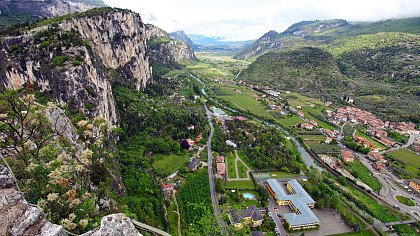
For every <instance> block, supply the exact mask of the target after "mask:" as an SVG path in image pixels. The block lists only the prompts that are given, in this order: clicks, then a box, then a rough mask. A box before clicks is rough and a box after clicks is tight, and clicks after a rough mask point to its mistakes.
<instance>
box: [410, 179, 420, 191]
mask: <svg viewBox="0 0 420 236" xmlns="http://www.w3.org/2000/svg"><path fill="white" fill-rule="evenodd" d="M409 186H410V187H412V188H413V189H414V190H416V192H418V193H420V181H419V180H417V179H415V180H411V181H410V184H409Z"/></svg>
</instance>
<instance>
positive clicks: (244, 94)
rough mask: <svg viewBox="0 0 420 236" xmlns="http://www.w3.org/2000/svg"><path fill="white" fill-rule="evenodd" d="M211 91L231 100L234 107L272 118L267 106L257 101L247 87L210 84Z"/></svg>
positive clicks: (253, 93)
mask: <svg viewBox="0 0 420 236" xmlns="http://www.w3.org/2000/svg"><path fill="white" fill-rule="evenodd" d="M211 86H212V87H213V92H215V94H216V95H217V96H219V97H220V98H222V99H227V100H229V101H231V102H232V103H233V104H234V105H235V106H236V107H238V108H240V109H241V110H243V111H247V112H250V113H251V114H254V115H258V116H263V117H266V118H272V116H271V115H270V113H268V111H267V106H266V105H263V104H262V103H261V102H260V101H257V100H256V99H255V98H254V97H253V95H255V94H256V93H255V92H253V91H251V90H250V89H249V88H246V87H242V86H236V85H230V84H224V85H219V84H212V85H211Z"/></svg>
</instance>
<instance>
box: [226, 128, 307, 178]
mask: <svg viewBox="0 0 420 236" xmlns="http://www.w3.org/2000/svg"><path fill="white" fill-rule="evenodd" d="M226 126H227V128H228V129H229V131H230V132H229V133H228V134H227V136H228V139H229V140H233V141H234V142H235V143H236V144H237V145H238V146H239V147H240V148H241V149H242V151H243V152H244V154H245V156H246V158H248V159H249V161H250V162H251V163H252V165H251V166H253V167H254V168H256V169H260V170H265V171H273V170H281V171H283V172H286V173H300V171H301V170H302V169H303V168H304V165H303V161H302V158H301V156H300V153H299V151H298V150H297V147H296V145H295V143H293V142H292V141H291V140H289V139H287V138H286V137H285V136H284V134H283V133H282V132H281V131H279V130H277V129H275V128H270V127H266V126H262V125H257V124H256V123H254V122H248V121H228V122H226ZM243 158H244V159H246V158H245V157H243ZM245 162H247V161H245Z"/></svg>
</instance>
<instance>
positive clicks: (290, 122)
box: [279, 115, 304, 128]
mask: <svg viewBox="0 0 420 236" xmlns="http://www.w3.org/2000/svg"><path fill="white" fill-rule="evenodd" d="M279 122H280V124H282V125H284V126H286V127H290V128H291V127H293V126H295V125H297V124H298V123H304V122H303V120H302V119H301V118H300V117H298V116H296V115H290V116H287V117H285V118H283V119H280V120H279Z"/></svg>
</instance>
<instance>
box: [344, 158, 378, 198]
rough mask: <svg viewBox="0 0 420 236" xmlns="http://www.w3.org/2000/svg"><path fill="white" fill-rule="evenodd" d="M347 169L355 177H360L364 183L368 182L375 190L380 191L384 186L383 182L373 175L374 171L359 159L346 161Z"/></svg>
mask: <svg viewBox="0 0 420 236" xmlns="http://www.w3.org/2000/svg"><path fill="white" fill-rule="evenodd" d="M346 169H347V170H348V171H349V172H350V174H352V175H353V176H354V177H356V178H359V179H360V180H361V181H362V182H363V183H365V184H367V185H368V186H369V187H371V188H372V189H373V190H374V191H376V192H379V190H381V188H382V186H381V183H380V182H379V181H378V180H377V179H376V178H375V177H373V175H372V172H370V170H369V169H368V168H367V167H366V166H365V165H363V164H362V163H361V162H360V161H359V160H357V159H356V160H354V161H353V162H349V163H346Z"/></svg>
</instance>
